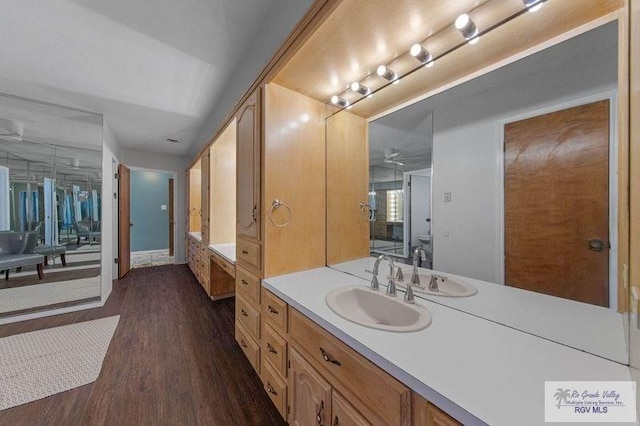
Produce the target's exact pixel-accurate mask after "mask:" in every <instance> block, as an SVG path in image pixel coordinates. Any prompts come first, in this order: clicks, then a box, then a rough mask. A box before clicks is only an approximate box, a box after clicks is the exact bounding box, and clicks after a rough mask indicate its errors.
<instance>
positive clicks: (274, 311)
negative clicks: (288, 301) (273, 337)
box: [267, 305, 278, 315]
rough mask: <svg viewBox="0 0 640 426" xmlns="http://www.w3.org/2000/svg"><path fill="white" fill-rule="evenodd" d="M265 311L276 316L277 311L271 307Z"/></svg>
mask: <svg viewBox="0 0 640 426" xmlns="http://www.w3.org/2000/svg"><path fill="white" fill-rule="evenodd" d="M267 310H268V311H269V313H270V314H276V315H278V311H277V310H275V309H273V307H272V306H271V305H269V306H267Z"/></svg>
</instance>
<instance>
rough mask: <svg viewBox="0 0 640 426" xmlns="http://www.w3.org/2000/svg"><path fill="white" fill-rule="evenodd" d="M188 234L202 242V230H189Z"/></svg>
mask: <svg viewBox="0 0 640 426" xmlns="http://www.w3.org/2000/svg"><path fill="white" fill-rule="evenodd" d="M189 236H191V237H193V238H195V239H196V240H198V241H200V242H202V232H189Z"/></svg>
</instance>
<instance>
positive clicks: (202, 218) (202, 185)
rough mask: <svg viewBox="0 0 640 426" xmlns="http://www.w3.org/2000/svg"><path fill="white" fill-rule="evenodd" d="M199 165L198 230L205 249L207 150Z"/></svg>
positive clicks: (207, 194)
mask: <svg viewBox="0 0 640 426" xmlns="http://www.w3.org/2000/svg"><path fill="white" fill-rule="evenodd" d="M200 165H201V173H200V180H201V181H200V223H201V225H200V232H201V233H202V243H203V248H204V249H205V250H206V248H207V247H208V246H209V165H210V159H209V151H206V152H205V153H204V154H203V155H202V158H201V159H200ZM207 268H208V262H207Z"/></svg>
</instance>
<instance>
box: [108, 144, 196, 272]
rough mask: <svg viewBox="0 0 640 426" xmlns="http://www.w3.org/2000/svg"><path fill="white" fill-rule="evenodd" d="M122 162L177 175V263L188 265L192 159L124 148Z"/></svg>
mask: <svg viewBox="0 0 640 426" xmlns="http://www.w3.org/2000/svg"><path fill="white" fill-rule="evenodd" d="M120 162H121V163H122V164H124V165H125V166H127V167H139V168H143V169H150V170H157V171H163V172H171V173H175V175H176V180H175V187H174V197H175V199H174V213H175V221H176V224H175V233H176V235H175V247H174V249H175V262H176V263H186V257H185V245H184V236H185V232H186V211H187V182H186V174H185V173H186V169H187V167H188V166H189V163H190V162H191V158H188V157H179V156H177V155H167V154H158V153H155V152H146V151H136V150H132V149H126V148H123V149H122V150H121V156H120Z"/></svg>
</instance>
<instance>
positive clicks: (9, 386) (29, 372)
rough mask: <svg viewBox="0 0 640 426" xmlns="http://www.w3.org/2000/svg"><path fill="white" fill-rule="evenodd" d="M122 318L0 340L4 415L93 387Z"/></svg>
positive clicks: (0, 407)
mask: <svg viewBox="0 0 640 426" xmlns="http://www.w3.org/2000/svg"><path fill="white" fill-rule="evenodd" d="M119 320H120V316H113V317H108V318H102V319H98V320H94V321H86V322H82V323H78V324H71V325H65V326H63V327H55V328H49V329H45V330H38V331H33V332H30V333H23V334H17V335H15V336H9V337H4V338H2V339H0V410H5V409H7V408H11V407H15V406H17V405H22V404H26V403H27V402H31V401H36V400H38V399H42V398H46V397H47V396H50V395H54V394H56V393H59V392H64V391H67V390H69V389H73V388H77V387H79V386H83V385H86V384H88V383H92V382H94V381H95V380H96V379H97V378H98V375H99V374H100V370H101V369H102V362H103V361H104V357H105V355H106V353H107V349H108V348H109V343H110V342H111V338H112V337H113V334H114V332H115V331H116V327H117V326H118V321H119Z"/></svg>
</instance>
